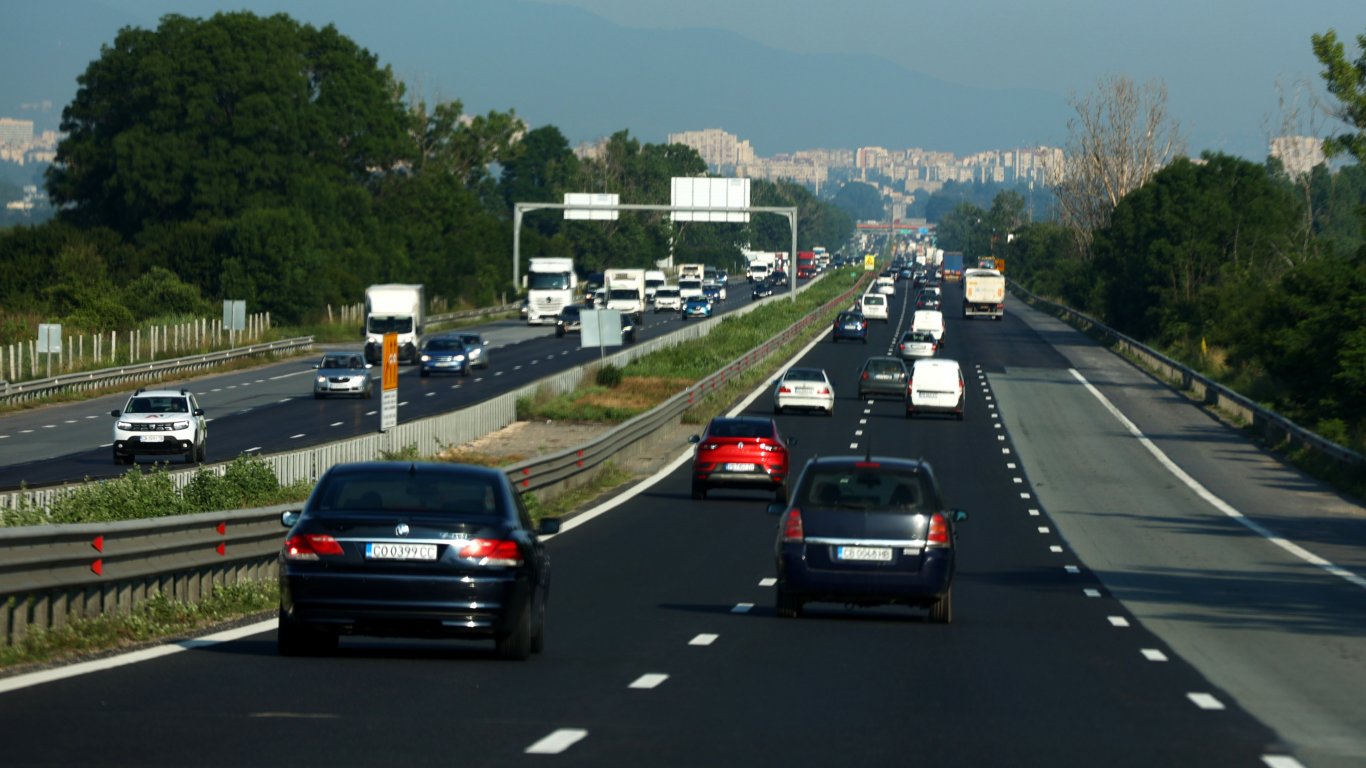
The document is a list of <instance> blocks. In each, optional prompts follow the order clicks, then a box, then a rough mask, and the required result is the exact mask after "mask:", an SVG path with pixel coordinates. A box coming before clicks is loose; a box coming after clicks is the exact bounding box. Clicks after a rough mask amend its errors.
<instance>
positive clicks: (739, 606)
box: [730, 603, 754, 613]
mask: <svg viewBox="0 0 1366 768" xmlns="http://www.w3.org/2000/svg"><path fill="white" fill-rule="evenodd" d="M753 609H754V603H736V604H735V607H734V608H732V609H730V612H731V613H749V612H750V611H751V610H753Z"/></svg>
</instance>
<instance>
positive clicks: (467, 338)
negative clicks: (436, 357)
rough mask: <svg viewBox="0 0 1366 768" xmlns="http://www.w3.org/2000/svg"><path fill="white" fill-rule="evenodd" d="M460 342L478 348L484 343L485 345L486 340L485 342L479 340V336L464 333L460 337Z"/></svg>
mask: <svg viewBox="0 0 1366 768" xmlns="http://www.w3.org/2000/svg"><path fill="white" fill-rule="evenodd" d="M460 340H461V341H463V342H464V343H466V344H468V345H470V346H472V347H477V346H479V345H480V344H483V343H484V340H483V339H481V338H479V337H478V336H475V335H474V334H470V333H462V334H461V335H460Z"/></svg>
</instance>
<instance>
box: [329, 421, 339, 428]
mask: <svg viewBox="0 0 1366 768" xmlns="http://www.w3.org/2000/svg"><path fill="white" fill-rule="evenodd" d="M342 423H343V422H340V421H334V422H332V423H331V424H328V425H327V426H329V427H340V426H341V425H342Z"/></svg>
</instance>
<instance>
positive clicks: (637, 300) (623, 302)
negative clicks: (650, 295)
mask: <svg viewBox="0 0 1366 768" xmlns="http://www.w3.org/2000/svg"><path fill="white" fill-rule="evenodd" d="M606 276H607V309H615V310H617V311H619V312H623V313H625V314H628V315H630V316H631V317H633V318H635V321H636V322H637V323H640V322H641V321H642V320H644V319H645V270H643V269H609V270H607V273H606Z"/></svg>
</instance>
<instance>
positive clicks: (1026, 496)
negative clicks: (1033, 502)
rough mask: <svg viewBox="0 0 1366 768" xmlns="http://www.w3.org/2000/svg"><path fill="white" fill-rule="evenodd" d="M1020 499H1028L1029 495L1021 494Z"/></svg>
mask: <svg viewBox="0 0 1366 768" xmlns="http://www.w3.org/2000/svg"><path fill="white" fill-rule="evenodd" d="M1020 498H1022V499H1027V498H1029V494H1027V493H1021V494H1020Z"/></svg>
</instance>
